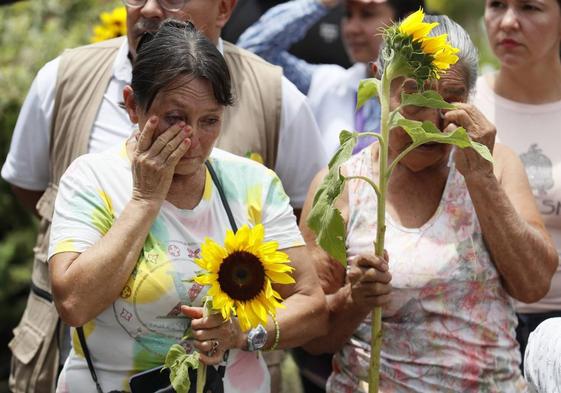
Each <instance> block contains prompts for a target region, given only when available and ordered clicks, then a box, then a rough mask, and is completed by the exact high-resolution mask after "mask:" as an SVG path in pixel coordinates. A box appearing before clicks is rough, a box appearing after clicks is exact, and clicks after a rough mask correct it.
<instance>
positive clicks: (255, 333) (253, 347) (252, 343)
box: [247, 325, 267, 351]
mask: <svg viewBox="0 0 561 393" xmlns="http://www.w3.org/2000/svg"><path fill="white" fill-rule="evenodd" d="M247 341H248V349H249V350H250V351H257V350H258V349H261V348H263V346H264V345H265V343H266V342H267V330H265V328H264V327H263V326H261V325H258V326H257V327H256V328H254V329H251V331H250V332H249V334H248V336H247Z"/></svg>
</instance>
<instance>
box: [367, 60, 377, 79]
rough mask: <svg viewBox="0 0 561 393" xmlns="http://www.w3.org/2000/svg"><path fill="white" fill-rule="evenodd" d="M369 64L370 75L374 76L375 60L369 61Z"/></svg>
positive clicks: (375, 69) (375, 70) (375, 72)
mask: <svg viewBox="0 0 561 393" xmlns="http://www.w3.org/2000/svg"><path fill="white" fill-rule="evenodd" d="M368 65H369V66H370V76H371V77H375V76H376V75H377V74H378V65H377V64H376V62H375V61H371V62H369V63H368Z"/></svg>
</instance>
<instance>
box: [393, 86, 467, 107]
mask: <svg viewBox="0 0 561 393" xmlns="http://www.w3.org/2000/svg"><path fill="white" fill-rule="evenodd" d="M406 105H414V106H421V107H424V108H433V109H455V108H456V107H455V106H454V105H452V104H450V103H448V102H446V101H444V99H443V98H442V96H441V95H440V94H438V93H437V92H436V91H433V90H426V91H423V92H422V93H413V94H405V93H403V94H401V106H406Z"/></svg>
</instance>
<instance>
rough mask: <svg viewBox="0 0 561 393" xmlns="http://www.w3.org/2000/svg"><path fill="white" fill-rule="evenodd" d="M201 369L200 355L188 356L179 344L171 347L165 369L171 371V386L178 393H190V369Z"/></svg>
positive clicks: (196, 353) (192, 354) (195, 353)
mask: <svg viewBox="0 0 561 393" xmlns="http://www.w3.org/2000/svg"><path fill="white" fill-rule="evenodd" d="M198 367H199V353H198V352H194V353H191V354H188V353H187V352H186V351H185V348H183V347H182V346H181V345H179V344H174V345H172V346H171V347H170V349H169V351H168V353H167V355H166V360H165V363H164V368H168V369H169V370H170V375H169V380H170V383H171V386H173V388H174V389H175V391H176V392H177V393H188V392H189V388H190V387H191V381H190V379H189V369H194V370H196V369H197V368H198Z"/></svg>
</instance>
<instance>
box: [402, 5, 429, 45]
mask: <svg viewBox="0 0 561 393" xmlns="http://www.w3.org/2000/svg"><path fill="white" fill-rule="evenodd" d="M424 17H425V13H424V12H423V10H422V9H419V10H418V11H416V12H414V13H412V14H411V15H409V16H408V17H407V18H405V19H404V20H403V22H401V24H400V25H399V31H400V32H402V33H403V34H406V35H409V36H412V37H413V40H415V41H417V40H420V39H422V38H423V37H426V36H427V35H428V34H429V33H430V32H431V30H432V29H434V28H435V27H436V26H438V23H437V22H434V23H425V22H423V19H424Z"/></svg>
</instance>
